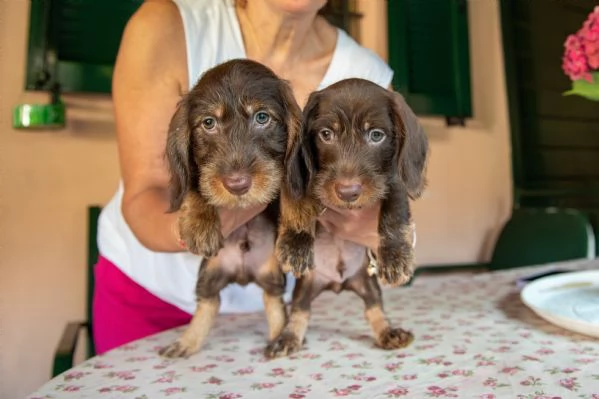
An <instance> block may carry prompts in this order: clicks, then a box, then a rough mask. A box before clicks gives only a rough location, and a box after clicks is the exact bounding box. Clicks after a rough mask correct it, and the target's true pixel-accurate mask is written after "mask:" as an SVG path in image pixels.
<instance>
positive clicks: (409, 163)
mask: <svg viewBox="0 0 599 399" xmlns="http://www.w3.org/2000/svg"><path fill="white" fill-rule="evenodd" d="M390 107H391V117H392V119H393V125H394V127H395V131H396V140H397V144H396V145H397V151H396V155H395V161H396V163H397V165H398V167H399V169H398V172H399V173H400V176H401V178H402V180H403V182H404V184H405V185H406V188H407V190H408V194H409V195H410V197H411V198H412V199H417V198H418V197H420V195H421V194H422V192H423V191H424V188H425V186H426V177H425V173H426V163H427V161H428V154H429V146H428V138H427V137H426V134H425V133H424V129H423V128H422V126H421V125H420V123H419V122H418V118H417V117H416V115H415V114H414V112H413V111H412V109H411V108H410V107H409V106H408V104H407V103H406V100H405V99H404V98H403V96H402V95H401V94H399V93H397V92H392V94H391V105H390Z"/></svg>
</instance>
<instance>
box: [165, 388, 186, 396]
mask: <svg viewBox="0 0 599 399" xmlns="http://www.w3.org/2000/svg"><path fill="white" fill-rule="evenodd" d="M185 391H186V389H185V388H181V387H170V388H166V389H163V390H162V392H164V394H165V395H166V396H170V395H174V394H176V393H180V392H185Z"/></svg>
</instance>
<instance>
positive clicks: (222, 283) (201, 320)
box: [159, 257, 229, 358]
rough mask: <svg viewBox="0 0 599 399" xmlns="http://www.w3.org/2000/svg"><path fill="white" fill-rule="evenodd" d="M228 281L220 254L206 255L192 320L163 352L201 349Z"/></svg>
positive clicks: (177, 353)
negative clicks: (219, 259) (212, 256)
mask: <svg viewBox="0 0 599 399" xmlns="http://www.w3.org/2000/svg"><path fill="white" fill-rule="evenodd" d="M228 283H229V278H228V276H226V275H225V273H224V272H223V271H222V269H221V268H220V266H219V262H218V258H216V257H215V258H209V259H204V261H203V262H202V266H201V267H200V272H199V275H198V281H197V284H196V295H197V298H198V299H197V306H196V311H195V313H194V315H193V317H192V319H191V322H190V323H189V326H187V328H186V329H185V331H184V332H183V335H181V337H179V339H177V340H176V341H175V342H173V343H172V344H170V345H168V346H166V347H164V348H162V349H160V351H159V354H160V355H162V356H165V357H169V358H175V357H185V358H187V357H189V356H191V355H193V354H194V353H196V352H198V351H199V350H200V348H201V346H202V344H203V343H204V341H205V339H206V337H207V336H208V333H209V332H210V330H211V329H212V326H213V325H214V320H215V319H216V316H217V315H218V311H219V308H220V291H221V290H222V289H223V288H225V287H226V286H227V284H228Z"/></svg>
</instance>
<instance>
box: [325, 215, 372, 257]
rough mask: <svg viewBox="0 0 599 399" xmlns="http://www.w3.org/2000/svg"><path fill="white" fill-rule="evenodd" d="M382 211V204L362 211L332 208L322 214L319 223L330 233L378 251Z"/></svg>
mask: <svg viewBox="0 0 599 399" xmlns="http://www.w3.org/2000/svg"><path fill="white" fill-rule="evenodd" d="M380 209H381V204H380V203H376V204H375V205H374V206H372V207H370V208H362V209H340V208H335V207H331V206H330V207H327V208H326V209H325V211H324V212H323V213H321V214H320V216H319V217H318V221H319V222H320V223H321V224H322V225H323V226H324V228H325V229H326V230H327V231H328V232H329V233H331V234H334V235H336V236H337V237H339V238H341V239H344V240H348V241H353V242H355V243H357V244H361V245H364V246H366V247H368V248H370V249H372V250H373V251H376V249H377V248H378V246H379V233H378V222H379V217H378V215H379V211H380Z"/></svg>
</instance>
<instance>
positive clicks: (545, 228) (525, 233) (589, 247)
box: [415, 208, 596, 275]
mask: <svg viewBox="0 0 599 399" xmlns="http://www.w3.org/2000/svg"><path fill="white" fill-rule="evenodd" d="M595 256H596V253H595V234H594V232H593V228H592V227H591V223H590V221H589V220H588V218H587V217H586V216H585V215H584V214H583V213H581V212H580V211H577V210H575V209H560V208H516V209H514V210H513V213H512V216H511V218H510V219H509V220H508V221H507V223H506V224H505V225H504V226H503V228H502V230H501V232H500V234H499V237H498V239H497V242H496V243H495V248H494V250H493V254H492V256H491V260H490V261H489V262H485V263H470V264H453V265H429V266H426V265H425V266H422V267H418V268H417V269H416V273H415V275H417V274H421V273H424V272H426V273H429V272H444V271H456V270H466V271H468V270H469V271H476V270H481V271H483V270H498V269H509V268H515V267H522V266H530V265H539V264H544V263H551V262H559V261H566V260H574V259H593V258H595Z"/></svg>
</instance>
